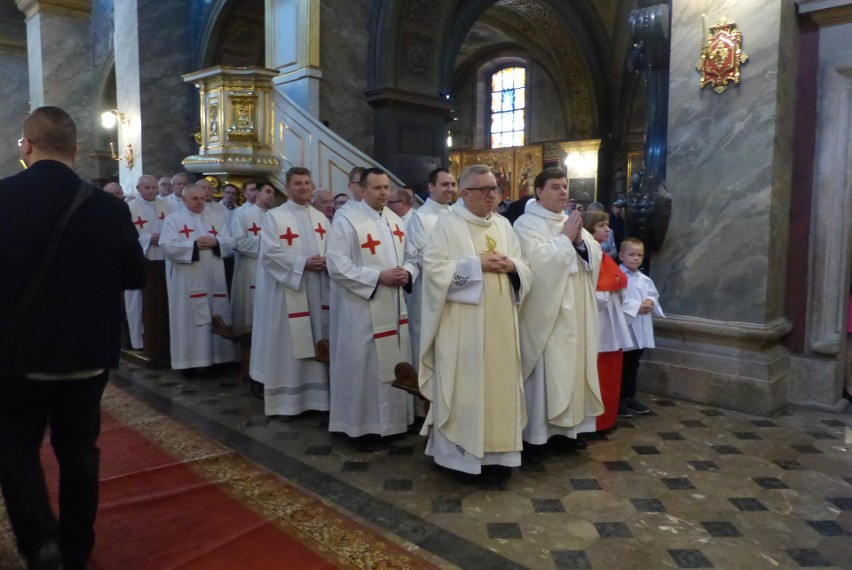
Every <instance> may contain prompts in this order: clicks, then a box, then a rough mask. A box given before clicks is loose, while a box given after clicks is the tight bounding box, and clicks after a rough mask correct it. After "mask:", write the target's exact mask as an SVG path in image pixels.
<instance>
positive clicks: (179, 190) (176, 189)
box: [165, 172, 195, 212]
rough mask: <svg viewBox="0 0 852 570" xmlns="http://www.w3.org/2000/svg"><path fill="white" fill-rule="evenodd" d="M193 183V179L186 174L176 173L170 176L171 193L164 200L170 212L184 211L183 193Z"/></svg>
mask: <svg viewBox="0 0 852 570" xmlns="http://www.w3.org/2000/svg"><path fill="white" fill-rule="evenodd" d="M193 182H195V178H194V177H193V175H192V174H189V173H188V172H178V173H177V174H175V175H174V176H172V193H171V194H169V195H168V196H166V198H165V199H166V200H167V201H168V202H169V205H170V206H171V207H172V212H177V211H178V210H183V209H184V207H185V206H184V203H183V191H184V190H185V189H186V187H187V186H189V185H190V184H192V183H193Z"/></svg>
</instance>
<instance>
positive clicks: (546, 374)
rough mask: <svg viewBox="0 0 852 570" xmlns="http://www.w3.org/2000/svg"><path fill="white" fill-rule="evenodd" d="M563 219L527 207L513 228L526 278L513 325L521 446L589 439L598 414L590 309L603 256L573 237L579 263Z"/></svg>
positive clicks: (588, 239)
mask: <svg viewBox="0 0 852 570" xmlns="http://www.w3.org/2000/svg"><path fill="white" fill-rule="evenodd" d="M565 219H566V217H565V215H564V214H562V213H561V212H559V213H554V212H550V211H548V210H547V209H545V208H544V207H542V206H541V205H540V204H538V203H537V202H534V201H533V203H532V204H531V205H530V206H529V208H528V209H527V213H526V214H524V215H522V216H521V217H519V218H518V220H517V221H516V222H515V226H514V230H515V232H516V233H517V234H518V237H519V239H520V242H521V249H522V250H523V253H524V256H525V257H526V258H527V260H528V261H529V263H530V270H531V271H532V273H533V284H532V287H531V288H530V293H529V296H528V297H527V299H526V302H525V303H524V305H523V306H522V307H521V310H520V313H519V317H520V332H521V359H522V362H523V368H524V378H525V385H524V395H525V397H526V403H527V415H528V416H529V421H528V423H527V426H526V427H525V428H524V441H526V442H528V443H532V444H535V445H541V444H544V443H547V440H548V439H549V438H550V437H552V436H554V435H563V436H566V437H571V438H574V437H576V435H577V434H578V433H582V432H588V431H595V429H596V426H595V418H596V417H597V416H598V415H600V414H601V413H602V412H603V403H602V401H601V393H600V385H599V383H598V372H597V356H598V345H599V338H600V333H599V328H600V325H599V323H598V312H597V306H596V302H595V289H596V286H597V280H598V272H599V271H600V263H601V257H602V255H603V254H602V251H601V247H600V245H599V244H598V243H597V242H596V241H595V240H594V238H593V237H592V235H591V234H590V233H588V232H587V231H585V230H581V231H582V236H583V242H584V247H585V250H586V255H587V258H588V261H586V260H584V259H583V258H582V257H581V256H580V254H579V253H578V252H577V250H576V249H575V248H574V246H573V244H572V243H571V241H570V240H569V239H568V238H567V237H566V236H564V235H563V234H562V228H563V225H564V223H565Z"/></svg>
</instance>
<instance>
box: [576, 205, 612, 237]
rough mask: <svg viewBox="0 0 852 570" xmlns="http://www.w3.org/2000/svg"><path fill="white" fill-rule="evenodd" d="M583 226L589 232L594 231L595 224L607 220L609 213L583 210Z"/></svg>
mask: <svg viewBox="0 0 852 570" xmlns="http://www.w3.org/2000/svg"><path fill="white" fill-rule="evenodd" d="M582 216H583V228H584V229H585V230H586V231H587V232H589V233H590V234H591V233H594V232H595V226H596V225H598V224H599V223H601V222H608V221H609V214H607V213H606V212H601V211H600V210H592V211H591V212H583V214H582Z"/></svg>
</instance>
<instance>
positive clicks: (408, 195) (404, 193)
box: [394, 186, 414, 207]
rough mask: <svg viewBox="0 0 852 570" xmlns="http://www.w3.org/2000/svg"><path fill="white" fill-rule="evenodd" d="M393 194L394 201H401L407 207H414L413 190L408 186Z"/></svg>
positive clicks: (398, 189)
mask: <svg viewBox="0 0 852 570" xmlns="http://www.w3.org/2000/svg"><path fill="white" fill-rule="evenodd" d="M394 194H396V195H395V196H394V199H395V200H400V201H402V202H403V203H405V204H407V205H408V207H412V206H414V190H412V189H411V188H409V187H408V186H403V187H402V188H397V189H396V192H395V193H394Z"/></svg>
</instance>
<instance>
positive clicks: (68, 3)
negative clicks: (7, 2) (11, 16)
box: [15, 0, 92, 20]
mask: <svg viewBox="0 0 852 570" xmlns="http://www.w3.org/2000/svg"><path fill="white" fill-rule="evenodd" d="M15 3H16V4H17V5H18V9H19V10H20V11H21V12H23V13H24V14H26V16H27V20H29V19H30V18H32V17H33V16H35V15H36V14H40V13H49V14H56V15H59V16H68V17H71V18H79V19H81V20H88V19H89V17H90V16H91V15H92V0H15Z"/></svg>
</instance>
